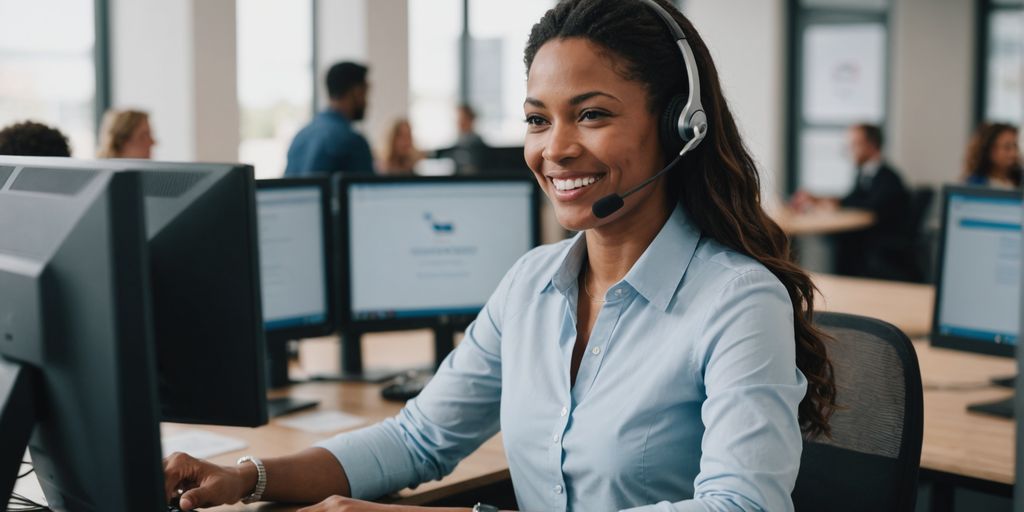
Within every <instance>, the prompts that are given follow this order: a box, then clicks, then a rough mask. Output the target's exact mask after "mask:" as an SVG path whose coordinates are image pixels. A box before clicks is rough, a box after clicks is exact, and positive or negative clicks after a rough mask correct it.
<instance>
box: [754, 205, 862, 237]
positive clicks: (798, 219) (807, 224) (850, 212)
mask: <svg viewBox="0 0 1024 512" xmlns="http://www.w3.org/2000/svg"><path fill="white" fill-rule="evenodd" d="M768 215H769V216H770V217H771V218H772V219H773V220H774V221H775V222H776V223H778V225H779V226H780V227H781V228H782V230H783V231H785V232H786V234H787V235H789V236H791V237H792V236H798V235H831V234H836V233H845V232H849V231H860V230H862V229H867V228H869V227H871V226H872V225H873V224H874V223H875V215H874V214H873V213H871V212H869V211H867V210H859V209H856V208H839V209H836V210H827V209H820V210H813V211H809V212H797V211H794V210H792V209H790V208H788V207H784V206H783V207H778V208H774V209H772V210H771V211H769V212H768Z"/></svg>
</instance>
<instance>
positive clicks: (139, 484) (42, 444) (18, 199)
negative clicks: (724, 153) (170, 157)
mask: <svg viewBox="0 0 1024 512" xmlns="http://www.w3.org/2000/svg"><path fill="white" fill-rule="evenodd" d="M99 165H100V164H97V163H95V162H84V163H81V162H79V163H74V161H72V160H70V159H66V158H65V159H53V158H14V157H0V233H3V235H2V236H0V438H2V441H0V507H3V509H5V510H6V507H7V505H8V502H9V499H10V496H11V493H12V489H13V487H14V483H15V479H16V478H17V476H18V474H19V473H21V472H22V471H24V468H22V467H21V462H22V458H23V456H24V453H25V447H26V444H27V445H28V447H29V453H30V456H31V461H32V464H33V467H34V470H35V471H34V475H33V476H32V478H38V480H39V483H40V486H41V487H42V490H43V493H44V494H45V496H46V499H47V501H48V504H49V506H50V507H51V508H52V509H53V510H76V511H78V510H81V511H92V510H163V509H164V508H166V505H165V502H166V499H165V497H164V490H163V489H164V488H163V472H162V469H161V463H160V460H161V453H160V452H161V450H160V436H159V423H158V422H159V401H158V399H157V388H156V385H157V384H156V379H157V377H156V364H155V354H154V350H153V337H152V322H151V320H152V318H151V315H150V288H149V272H148V269H147V265H148V262H147V253H146V245H145V244H146V239H145V231H144V229H145V228H144V224H143V220H144V219H145V211H144V207H143V203H142V197H141V193H140V190H141V177H140V176H139V175H138V173H132V172H110V171H108V170H104V169H103V168H102V167H99ZM12 510H13V508H12Z"/></svg>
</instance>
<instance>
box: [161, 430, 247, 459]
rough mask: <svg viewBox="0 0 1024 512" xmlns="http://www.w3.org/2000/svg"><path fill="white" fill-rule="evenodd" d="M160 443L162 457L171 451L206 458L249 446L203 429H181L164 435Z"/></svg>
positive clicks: (243, 442) (232, 438) (235, 439)
mask: <svg viewBox="0 0 1024 512" xmlns="http://www.w3.org/2000/svg"><path fill="white" fill-rule="evenodd" d="M160 443H161V444H162V445H163V452H164V457H166V456H168V455H170V454H171V453H173V452H185V453H187V454H189V455H191V456H193V457H195V458H197V459H208V458H210V457H214V456H216V455H220V454H222V453H228V452H233V451H235V450H241V449H242V448H245V447H246V446H249V445H248V444H246V442H245V441H243V440H241V439H238V438H234V437H228V436H222V435H220V434H214V433H212V432H206V431H204V430H182V431H179V432H176V433H174V434H172V435H169V436H164V437H163V438H162V439H161V440H160Z"/></svg>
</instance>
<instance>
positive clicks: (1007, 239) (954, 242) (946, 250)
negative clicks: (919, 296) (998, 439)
mask: <svg viewBox="0 0 1024 512" xmlns="http://www.w3.org/2000/svg"><path fill="white" fill-rule="evenodd" d="M1022 216H1024V207H1022V194H1021V191H1020V190H998V189H992V188H982V187H960V186H946V187H945V188H944V189H943V212H942V232H941V237H940V242H939V258H938V263H939V267H938V270H939V271H938V276H937V280H936V298H935V310H934V315H933V317H932V318H933V319H932V335H931V342H932V345H934V346H936V347H945V348H952V349H957V350H966V351H970V352H979V353H982V354H991V355H997V356H1005V357H1013V356H1014V352H1015V350H1016V347H1017V340H1018V339H1019V337H1020V305H1021V219H1022ZM969 408H970V409H971V410H975V411H979V412H987V413H992V414H999V415H1003V416H1009V415H1012V400H1007V401H1003V402H1000V403H998V404H983V405H972V406H970V407H969Z"/></svg>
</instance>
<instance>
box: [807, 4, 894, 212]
mask: <svg viewBox="0 0 1024 512" xmlns="http://www.w3.org/2000/svg"><path fill="white" fill-rule="evenodd" d="M791 13H792V16H793V19H792V24H791V26H793V27H795V30H794V31H792V33H791V35H790V38H791V39H790V55H791V59H790V61H791V63H790V66H791V67H790V73H789V76H790V84H791V86H790V91H791V92H790V94H791V96H790V109H791V114H790V126H789V161H790V166H789V169H790V170H789V179H788V185H789V190H790V191H793V190H795V189H804V190H807V191H809V192H811V193H813V194H817V195H824V196H841V195H844V194H845V193H846V192H847V191H849V189H850V187H851V186H852V184H853V180H854V178H855V174H856V169H854V167H853V163H852V162H851V161H850V156H849V151H848V149H847V142H846V132H847V129H848V127H849V126H850V125H853V124H856V123H871V124H877V125H879V126H883V127H884V126H885V124H886V105H887V103H888V88H887V86H886V84H887V82H888V60H889V59H888V49H887V48H888V36H889V34H888V0H871V1H863V0H793V1H792V2H791Z"/></svg>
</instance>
